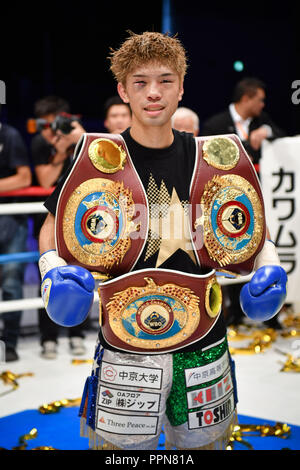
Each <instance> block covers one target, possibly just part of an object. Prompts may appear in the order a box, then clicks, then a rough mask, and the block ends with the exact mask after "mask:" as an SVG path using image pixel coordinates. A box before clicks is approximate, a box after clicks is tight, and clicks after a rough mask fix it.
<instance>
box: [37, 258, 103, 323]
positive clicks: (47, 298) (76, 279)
mask: <svg viewBox="0 0 300 470" xmlns="http://www.w3.org/2000/svg"><path fill="white" fill-rule="evenodd" d="M39 268H40V272H41V277H42V286H41V294H42V299H43V302H44V305H45V309H46V311H47V313H48V315H49V317H50V318H51V320H53V321H54V322H55V323H57V324H58V325H61V326H69V327H70V326H76V325H79V324H80V323H82V322H83V321H84V320H85V319H86V317H87V316H88V313H89V311H90V309H91V307H92V305H93V300H94V288H95V281H94V278H93V276H92V274H91V273H90V272H89V271H88V270H87V269H84V268H82V267H81V266H71V265H67V263H66V262H65V261H64V260H63V259H62V258H60V257H59V256H58V255H57V253H56V251H55V250H49V251H46V252H45V253H44V254H43V255H42V256H41V258H40V260H39Z"/></svg>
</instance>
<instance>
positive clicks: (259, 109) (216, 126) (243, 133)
mask: <svg viewBox="0 0 300 470" xmlns="http://www.w3.org/2000/svg"><path fill="white" fill-rule="evenodd" d="M265 98H266V87H265V84H264V83H263V82H262V81H261V80H258V79H257V78H244V79H243V80H241V81H240V82H238V83H237V85H236V87H235V89H234V92H233V102H232V103H231V104H230V105H229V107H228V109H226V110H225V111H223V112H221V113H219V114H216V115H215V116H212V117H211V118H209V119H208V120H207V121H206V122H205V123H204V125H203V129H202V133H201V134H202V135H219V134H232V133H235V134H237V135H238V136H239V138H240V139H241V141H242V143H243V145H244V147H245V149H246V151H247V153H248V155H249V156H250V158H251V159H252V161H253V163H259V160H260V158H261V145H262V142H263V141H264V140H265V139H276V138H279V137H284V136H285V133H284V131H283V130H281V129H280V128H279V127H278V126H277V125H276V124H274V122H273V121H272V120H271V118H270V117H269V115H268V114H267V113H266V112H264V111H263V109H264V107H265ZM241 287H242V285H241V284H232V285H228V286H225V287H224V289H223V293H224V297H225V298H226V297H227V299H228V300H229V306H228V312H229V313H228V316H227V323H232V324H239V323H241V322H242V320H243V318H244V313H243V312H242V310H241V307H240V302H239V296H240V290H241ZM265 323H266V324H267V325H268V326H270V327H273V328H280V327H281V326H280V323H279V322H278V318H277V316H276V317H274V318H272V319H271V320H268V321H267V322H265Z"/></svg>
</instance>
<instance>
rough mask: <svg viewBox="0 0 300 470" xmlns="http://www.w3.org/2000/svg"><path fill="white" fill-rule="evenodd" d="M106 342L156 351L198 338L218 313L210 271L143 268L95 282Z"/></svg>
mask: <svg viewBox="0 0 300 470" xmlns="http://www.w3.org/2000/svg"><path fill="white" fill-rule="evenodd" d="M98 291H99V306H100V320H99V321H100V325H101V331H102V334H103V337H104V339H105V341H106V342H107V343H108V344H110V345H111V346H113V347H115V348H117V349H119V350H120V351H127V352H134V353H137V354H139V353H141V354H145V353H146V354H159V353H161V352H172V351H177V350H179V349H181V348H183V347H184V346H187V345H188V344H191V343H194V342H196V341H198V340H200V339H201V338H203V337H204V336H205V335H207V333H208V332H209V331H210V330H211V328H212V327H213V325H214V324H215V323H216V321H217V319H218V317H219V314H220V312H221V305H222V293H221V288H220V285H219V284H218V282H217V281H216V277H215V272H214V271H211V272H210V273H209V274H206V275H193V274H185V273H182V272H179V271H171V270H167V269H160V268H156V269H142V270H138V271H134V272H131V273H129V274H125V275H123V276H120V277H119V278H117V279H113V280H109V281H106V282H105V283H103V284H101V285H100V286H99V290H98Z"/></svg>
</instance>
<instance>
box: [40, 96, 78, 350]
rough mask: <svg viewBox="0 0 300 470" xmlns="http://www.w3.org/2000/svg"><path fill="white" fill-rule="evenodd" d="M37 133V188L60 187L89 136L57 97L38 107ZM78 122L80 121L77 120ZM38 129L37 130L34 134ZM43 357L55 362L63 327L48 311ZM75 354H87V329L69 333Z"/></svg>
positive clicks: (42, 318)
mask: <svg viewBox="0 0 300 470" xmlns="http://www.w3.org/2000/svg"><path fill="white" fill-rule="evenodd" d="M34 113H35V116H36V118H37V119H36V121H35V125H36V129H37V130H38V131H39V132H38V133H37V134H36V135H35V136H34V137H33V139H32V142H31V155H32V161H33V165H34V170H35V176H36V180H37V184H38V185H40V186H42V187H43V188H50V187H51V186H54V185H56V184H57V182H58V180H59V179H60V177H61V176H62V175H63V173H64V172H65V170H66V169H67V168H68V166H69V165H70V163H71V159H72V154H73V152H74V148H75V145H76V143H77V142H78V140H79V138H80V137H81V135H82V134H83V133H84V132H85V130H84V128H83V127H82V125H81V124H80V123H79V122H78V120H76V117H74V116H71V115H70V106H69V104H68V102H67V101H65V100H64V99H62V98H60V97H57V96H47V97H45V98H42V99H40V100H38V101H37V102H36V103H35V105H34ZM77 119H78V118H77ZM34 130H35V129H33V131H34ZM44 220H45V215H44V214H38V215H37V216H36V217H35V236H36V238H38V233H39V231H40V228H41V226H42V224H43V222H44ZM38 317H39V328H40V333H41V345H42V357H44V358H46V359H55V358H56V355H57V337H58V331H59V326H58V325H57V324H55V323H54V322H52V320H50V318H49V317H48V315H47V313H46V311H45V310H44V309H40V310H39V315H38ZM68 333H69V338H70V348H71V353H72V354H74V355H80V354H84V353H85V347H84V344H83V338H84V335H83V325H79V326H77V327H74V328H70V329H68Z"/></svg>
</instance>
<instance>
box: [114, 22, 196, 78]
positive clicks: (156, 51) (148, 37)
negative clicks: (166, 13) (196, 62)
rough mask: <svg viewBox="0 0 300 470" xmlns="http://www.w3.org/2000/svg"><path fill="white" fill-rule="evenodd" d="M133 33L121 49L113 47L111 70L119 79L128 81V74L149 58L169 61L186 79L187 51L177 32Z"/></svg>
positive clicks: (157, 60)
mask: <svg viewBox="0 0 300 470" xmlns="http://www.w3.org/2000/svg"><path fill="white" fill-rule="evenodd" d="M129 34H130V36H129V37H128V38H127V39H126V40H125V41H124V42H123V44H122V45H121V46H120V48H119V49H116V50H114V49H111V53H110V56H109V57H108V58H109V60H110V63H111V66H110V70H111V71H112V73H113V75H114V77H115V79H116V80H117V81H118V82H120V83H122V84H123V85H125V83H126V78H127V75H128V74H129V73H131V72H132V71H133V70H134V69H136V68H137V67H140V66H143V65H145V64H147V63H149V62H156V63H160V64H162V63H163V64H166V65H168V66H169V67H170V68H172V69H173V70H174V71H175V72H176V73H177V74H178V75H179V77H180V79H181V80H183V78H184V76H185V74H186V69H187V57H186V52H185V49H184V47H183V45H182V44H181V42H180V41H179V39H178V38H177V37H176V36H169V35H168V34H163V33H157V32H148V31H146V32H144V33H142V34H135V33H133V32H131V31H129Z"/></svg>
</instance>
